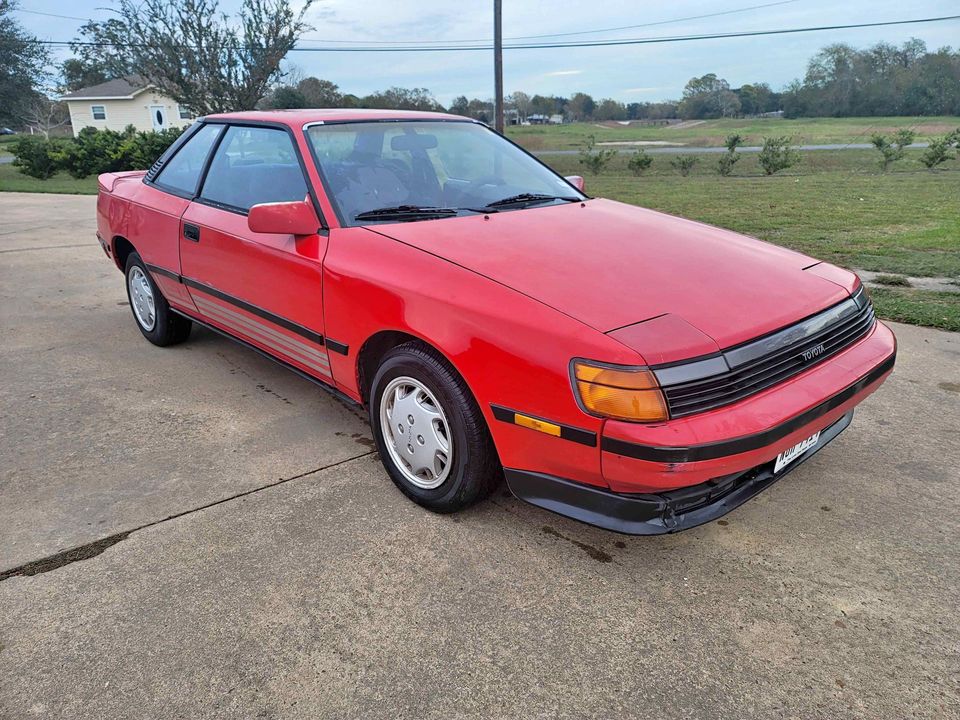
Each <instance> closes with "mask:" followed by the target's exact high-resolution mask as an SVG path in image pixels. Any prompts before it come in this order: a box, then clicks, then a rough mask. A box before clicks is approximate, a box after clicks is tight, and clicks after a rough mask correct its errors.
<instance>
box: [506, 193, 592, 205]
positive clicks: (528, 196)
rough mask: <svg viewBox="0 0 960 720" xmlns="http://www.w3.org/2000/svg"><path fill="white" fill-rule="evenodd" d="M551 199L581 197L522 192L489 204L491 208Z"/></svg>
mask: <svg viewBox="0 0 960 720" xmlns="http://www.w3.org/2000/svg"><path fill="white" fill-rule="evenodd" d="M551 200H565V201H566V202H579V201H580V198H578V197H571V196H569V195H545V194H543V193H528V192H526V193H520V194H519V195H511V196H510V197H505V198H501V199H500V200H494V201H493V202H492V203H490V204H488V205H487V207H489V208H497V207H507V206H508V205H532V204H533V203H544V202H550V201H551Z"/></svg>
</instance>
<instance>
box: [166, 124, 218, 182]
mask: <svg viewBox="0 0 960 720" xmlns="http://www.w3.org/2000/svg"><path fill="white" fill-rule="evenodd" d="M222 127H223V126H221V125H204V126H203V127H202V128H200V129H199V130H198V131H197V133H196V135H194V136H193V137H192V138H190V139H189V140H187V142H186V144H185V145H184V146H183V147H182V148H180V149H179V150H178V151H177V154H176V155H174V156H173V157H172V158H170V159H169V160H168V161H167V163H166V164H165V165H164V166H163V169H162V170H161V171H160V174H159V175H158V176H157V179H156V180H155V181H154V182H156V183H157V184H158V185H160V186H162V187H167V188H170V189H172V190H179V191H180V192H183V193H187V194H189V195H193V194H194V193H196V191H197V183H199V182H200V173H201V171H202V170H203V164H204V162H206V160H207V155H208V154H209V153H210V148H211V146H212V145H213V143H214V141H215V140H216V139H217V135H219V134H220V130H221V128H222Z"/></svg>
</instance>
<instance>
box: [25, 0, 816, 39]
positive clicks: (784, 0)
mask: <svg viewBox="0 0 960 720" xmlns="http://www.w3.org/2000/svg"><path fill="white" fill-rule="evenodd" d="M799 1H800V0H777V2H770V3H764V4H762V5H750V6H748V7H742V8H736V9H733V10H723V11H721V12H714V13H707V14H705V15H689V16H687V17H681V18H673V19H671V20H658V21H656V22H648V23H640V24H639V25H620V26H618V27H608V28H597V29H595V30H577V31H575V32H562V33H546V34H543V35H515V36H513V37H508V38H504V40H537V39H541V38H557V37H571V36H574V35H595V34H599V33H607V32H618V31H620V30H636V29H638V28H645V27H657V26H660V25H672V24H674V23H680V22H687V21H689V20H704V19H707V18H713V17H721V16H723V15H735V14H737V13H742V12H749V11H750V10H761V9H763V8H768V7H775V6H777V5H790V4H792V3H796V2H799ZM14 12H21V13H29V14H30V15H43V16H45V17H54V18H62V19H64V20H80V21H82V22H89V21H90V20H91V18H83V17H77V16H76V15H60V14H58V13H50V12H41V11H40V10H24V9H23V8H17V9H16V10H14ZM300 42H318V43H331V44H337V45H341V44H354V45H438V44H439V45H453V44H459V43H465V44H466V43H489V42H491V41H490V39H489V38H476V39H473V40H324V39H321V38H301V40H300Z"/></svg>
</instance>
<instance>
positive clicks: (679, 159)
mask: <svg viewBox="0 0 960 720" xmlns="http://www.w3.org/2000/svg"><path fill="white" fill-rule="evenodd" d="M699 161H700V158H698V157H697V156H696V155H677V156H676V157H675V158H674V159H673V160H671V161H670V164H671V165H673V167H675V168H676V169H677V171H678V172H679V173H680V174H681V175H682V176H683V177H686V176H687V175H689V174H690V171H691V170H693V166H694V165H696V164H697V163H698V162H699Z"/></svg>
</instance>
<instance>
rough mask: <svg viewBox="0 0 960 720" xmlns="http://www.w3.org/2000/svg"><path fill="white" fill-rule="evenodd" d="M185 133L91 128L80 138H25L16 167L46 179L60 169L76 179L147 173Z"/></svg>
mask: <svg viewBox="0 0 960 720" xmlns="http://www.w3.org/2000/svg"><path fill="white" fill-rule="evenodd" d="M182 132H183V130H181V129H180V128H168V129H167V130H163V131H161V132H153V131H148V132H137V131H136V130H135V129H134V128H133V126H132V125H130V126H127V128H126V129H124V130H123V132H116V131H114V130H97V129H96V128H92V127H88V128H84V129H83V130H81V131H80V133H79V134H78V135H77V137H76V138H54V139H51V140H44V139H42V138H39V137H25V138H22V139H20V140H18V142H17V144H16V145H14V146H13V153H14V155H16V159H15V160H14V165H16V166H17V167H19V168H20V170H21V172H23V173H25V174H26V175H30V176H32V177H36V178H40V179H42V180H46V179H47V178H49V177H51V176H52V175H53V174H54V173H56V172H57V171H58V170H66V171H67V172H68V173H70V174H71V175H73V177H75V178H85V177H87V176H89V175H99V174H100V173H105V172H118V171H121V170H146V169H147V168H149V167H150V166H151V165H152V164H153V163H154V162H155V161H156V160H157V158H158V157H160V155H162V154H163V151H164V150H166V149H167V148H168V147H169V146H170V144H171V143H172V142H173V141H174V140H176V139H177V138H178V137H179V136H180V134H181V133H182Z"/></svg>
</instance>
